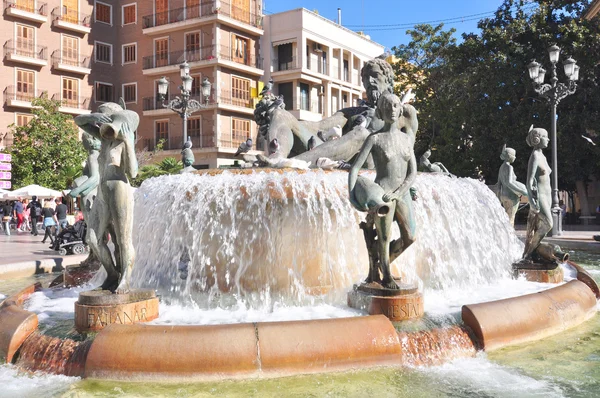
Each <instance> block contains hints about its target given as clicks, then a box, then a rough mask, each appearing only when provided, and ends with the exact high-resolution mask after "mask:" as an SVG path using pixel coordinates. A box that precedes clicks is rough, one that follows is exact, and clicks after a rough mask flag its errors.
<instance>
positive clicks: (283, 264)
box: [133, 170, 522, 304]
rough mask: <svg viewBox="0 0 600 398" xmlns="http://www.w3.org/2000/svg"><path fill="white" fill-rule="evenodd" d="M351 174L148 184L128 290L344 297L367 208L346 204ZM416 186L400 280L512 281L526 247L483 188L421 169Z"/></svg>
mask: <svg viewBox="0 0 600 398" xmlns="http://www.w3.org/2000/svg"><path fill="white" fill-rule="evenodd" d="M367 175H371V177H373V178H374V173H367ZM347 178H348V174H347V173H345V172H341V171H339V172H338V171H336V172H324V171H321V170H318V171H310V172H298V171H287V170H285V171H284V170H257V171H243V172H242V173H235V172H230V171H224V172H222V173H217V174H208V173H207V174H200V175H197V174H183V175H177V176H165V177H158V178H153V179H150V180H147V181H146V182H144V184H143V185H142V186H141V187H140V188H139V189H138V190H137V192H136V197H135V200H136V206H135V215H134V219H135V225H136V228H135V229H134V245H135V248H136V255H137V257H136V266H135V271H134V275H133V280H134V284H135V285H137V286H144V287H151V288H155V289H157V290H159V292H160V293H161V294H162V295H163V297H165V298H171V299H179V300H181V301H184V302H185V301H186V300H188V298H192V300H194V301H196V302H197V300H198V296H197V295H196V293H198V292H209V293H213V294H215V293H217V292H229V293H231V295H232V296H234V297H236V299H239V298H241V297H243V298H244V299H245V300H250V301H252V300H257V301H258V302H261V303H263V304H264V303H265V302H268V301H270V300H272V299H273V297H278V298H282V299H283V300H285V301H286V302H288V303H292V304H298V303H302V301H303V300H305V299H306V297H307V296H310V294H315V293H323V292H329V293H332V294H330V295H329V297H332V299H331V300H334V301H344V300H345V293H346V292H347V290H348V289H349V288H351V286H352V284H353V283H356V282H358V281H360V280H361V278H363V277H364V276H365V275H366V272H367V268H368V257H367V253H366V248H365V244H364V239H363V236H362V231H361V230H360V229H359V227H358V223H359V222H360V220H361V219H363V218H364V213H360V212H357V211H355V210H354V209H353V208H352V206H351V205H350V202H349V200H348V194H347ZM414 185H415V187H416V188H417V190H418V199H417V200H416V201H415V202H413V203H414V207H415V216H416V220H417V226H418V231H417V240H416V243H415V244H413V245H412V246H411V247H410V248H409V249H408V250H407V251H406V252H405V253H404V254H403V255H402V256H401V257H400V258H398V259H397V261H396V262H395V264H394V266H395V268H396V274H402V275H403V276H405V277H407V278H408V279H412V280H418V279H419V278H420V280H421V281H422V283H423V286H424V287H425V288H426V289H435V290H440V289H441V290H445V289H468V288H469V287H476V286H480V285H485V284H488V283H490V282H492V281H497V280H498V279H502V278H505V277H508V276H509V273H510V265H511V263H512V262H513V261H514V260H515V259H517V258H519V256H520V255H521V250H522V245H521V243H520V242H519V240H518V238H517V237H516V235H515V233H514V230H513V229H512V227H511V225H510V224H509V222H508V217H507V216H506V213H505V212H504V210H503V209H502V207H501V206H500V204H499V202H498V200H497V198H496V197H495V196H494V194H493V193H492V192H491V191H490V190H489V189H488V188H487V187H486V186H485V185H484V184H483V183H480V182H479V181H476V180H472V179H467V178H450V177H447V176H443V175H433V174H419V176H418V177H417V180H416V182H415V184H414ZM397 234H398V231H396V235H397ZM188 258H189V261H187V260H188ZM182 260H183V261H185V262H186V263H188V269H187V272H185V273H183V275H182V274H181V272H180V271H178V264H179V263H180V262H181V261H182ZM180 276H183V277H184V280H182V279H181V278H180ZM416 276H418V278H416Z"/></svg>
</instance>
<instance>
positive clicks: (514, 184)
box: [496, 145, 527, 225]
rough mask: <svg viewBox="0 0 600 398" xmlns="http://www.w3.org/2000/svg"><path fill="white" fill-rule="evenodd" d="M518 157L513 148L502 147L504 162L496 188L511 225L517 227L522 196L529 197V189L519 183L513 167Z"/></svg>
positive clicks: (501, 156)
mask: <svg viewBox="0 0 600 398" xmlns="http://www.w3.org/2000/svg"><path fill="white" fill-rule="evenodd" d="M516 157H517V152H516V151H515V150H514V149H512V148H507V147H506V145H504V146H503V147H502V154H501V155H500V159H502V160H503V161H504V162H503V163H502V166H500V170H499V171H498V184H497V186H496V189H497V192H496V193H497V195H498V199H500V203H501V204H502V207H504V210H506V214H508V218H509V219H510V224H511V225H515V214H516V213H517V210H518V208H519V200H520V198H521V196H523V195H524V196H527V187H526V186H525V185H524V184H522V183H520V182H519V181H517V176H516V175H515V172H514V170H513V167H512V163H513V162H514V161H515V159H516Z"/></svg>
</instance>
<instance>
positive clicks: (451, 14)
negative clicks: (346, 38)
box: [264, 0, 502, 49]
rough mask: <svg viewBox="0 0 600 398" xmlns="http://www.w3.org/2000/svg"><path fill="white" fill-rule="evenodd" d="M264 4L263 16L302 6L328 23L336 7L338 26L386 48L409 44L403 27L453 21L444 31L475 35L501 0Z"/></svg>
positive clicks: (281, 0) (268, 0) (275, 0)
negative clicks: (480, 22)
mask: <svg viewBox="0 0 600 398" xmlns="http://www.w3.org/2000/svg"><path fill="white" fill-rule="evenodd" d="M264 4H265V14H269V13H277V12H281V11H286V10H291V9H294V8H299V7H304V8H306V9H308V10H315V9H316V10H318V11H319V14H320V15H322V16H324V17H325V18H328V19H331V20H337V9H338V7H340V8H341V9H342V25H344V26H345V27H347V28H349V29H352V30H364V31H365V32H366V33H367V34H368V35H370V36H371V39H373V40H375V41H376V42H378V43H381V44H383V45H384V46H385V47H386V48H387V49H390V48H392V47H393V46H395V45H398V44H406V43H407V42H408V41H409V40H408V36H407V35H406V27H405V26H406V25H407V24H411V25H412V24H414V23H420V22H429V21H436V20H442V19H445V20H447V19H455V22H445V28H448V29H449V28H450V27H453V28H456V30H457V33H456V34H457V35H458V36H460V33H462V32H475V31H477V21H478V20H479V19H481V18H483V17H486V16H489V15H491V14H492V13H493V12H494V11H496V9H498V7H499V6H500V5H501V4H502V0H417V1H415V0H343V1H342V0H335V1H332V0H265V1H264ZM484 13H485V15H479V14H484ZM399 24H402V25H404V26H403V27H392V28H393V29H391V30H375V29H381V28H390V27H389V26H388V27H385V26H379V27H375V26H373V25H399ZM369 25H371V26H369ZM432 25H435V23H432ZM363 26H364V28H363Z"/></svg>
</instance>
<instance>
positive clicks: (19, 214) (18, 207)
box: [13, 198, 24, 231]
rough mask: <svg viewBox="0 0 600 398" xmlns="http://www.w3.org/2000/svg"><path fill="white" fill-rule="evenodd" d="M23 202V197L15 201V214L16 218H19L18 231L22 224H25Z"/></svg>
mask: <svg viewBox="0 0 600 398" xmlns="http://www.w3.org/2000/svg"><path fill="white" fill-rule="evenodd" d="M23 210H24V209H23V203H22V202H21V199H20V198H19V199H18V200H16V201H15V203H14V205H13V212H14V216H15V219H16V220H17V231H19V230H20V229H21V226H22V225H23Z"/></svg>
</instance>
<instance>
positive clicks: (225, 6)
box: [142, 0, 262, 29]
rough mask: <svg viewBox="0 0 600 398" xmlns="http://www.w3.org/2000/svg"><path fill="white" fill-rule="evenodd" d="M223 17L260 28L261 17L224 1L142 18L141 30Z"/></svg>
mask: <svg viewBox="0 0 600 398" xmlns="http://www.w3.org/2000/svg"><path fill="white" fill-rule="evenodd" d="M217 14H220V15H225V16H227V17H230V18H232V19H235V20H237V21H240V22H244V23H246V24H248V25H251V26H254V27H257V28H262V16H261V15H258V14H255V13H253V12H250V11H249V10H245V9H242V8H239V7H235V6H233V5H231V3H228V2H225V1H216V0H212V1H205V2H202V3H200V4H199V5H196V6H192V7H184V8H177V9H173V10H169V11H164V12H158V13H155V14H150V15H145V16H144V17H142V28H143V29H146V28H154V27H156V26H162V25H167V24H172V23H176V22H182V21H189V20H193V19H197V18H204V17H209V16H213V15H217Z"/></svg>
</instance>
